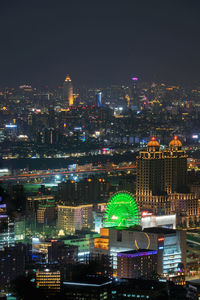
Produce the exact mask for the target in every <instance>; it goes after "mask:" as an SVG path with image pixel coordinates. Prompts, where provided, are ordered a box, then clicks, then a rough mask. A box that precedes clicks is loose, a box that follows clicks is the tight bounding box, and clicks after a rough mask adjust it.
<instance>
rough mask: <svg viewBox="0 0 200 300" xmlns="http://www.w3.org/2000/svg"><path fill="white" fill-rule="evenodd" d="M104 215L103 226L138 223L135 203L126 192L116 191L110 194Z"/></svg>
mask: <svg viewBox="0 0 200 300" xmlns="http://www.w3.org/2000/svg"><path fill="white" fill-rule="evenodd" d="M104 217H105V220H104V226H105V227H114V226H115V227H116V226H117V227H119V226H121V227H124V226H125V227H130V226H134V225H139V224H140V216H139V210H138V206H137V203H136V201H135V199H134V198H133V196H132V195H131V194H130V193H128V192H118V193H116V194H115V195H114V196H112V198H111V199H110V201H109V203H108V206H107V209H106V212H105V216H104Z"/></svg>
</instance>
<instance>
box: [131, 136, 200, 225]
mask: <svg viewBox="0 0 200 300" xmlns="http://www.w3.org/2000/svg"><path fill="white" fill-rule="evenodd" d="M186 178H187V156H186V154H185V152H184V151H183V150H182V143H181V142H180V141H179V140H178V138H177V137H174V139H173V140H172V141H171V142H170V144H169V148H168V149H165V150H160V144H159V142H158V141H156V139H155V137H153V138H152V139H151V141H150V142H148V144H147V150H146V151H140V153H139V156H138V157H137V179H136V200H137V203H138V205H139V206H140V208H141V209H147V210H150V211H152V212H153V213H155V214H171V213H176V214H177V215H178V216H180V215H181V218H177V222H178V223H179V224H182V225H183V223H184V222H185V221H186V223H187V225H188V224H189V222H191V220H192V222H193V223H195V222H196V221H198V220H197V219H198V218H199V211H198V197H197V196H196V195H195V194H189V193H188V188H187V180H186ZM186 199H189V202H190V204H191V207H188V205H187V204H188V201H186ZM184 200H185V201H184ZM178 203H179V205H178ZM186 216H187V218H186V219H185V217H186Z"/></svg>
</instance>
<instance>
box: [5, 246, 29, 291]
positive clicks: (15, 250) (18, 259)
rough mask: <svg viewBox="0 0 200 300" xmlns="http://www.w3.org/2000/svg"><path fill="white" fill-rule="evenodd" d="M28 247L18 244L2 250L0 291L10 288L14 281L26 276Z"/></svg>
mask: <svg viewBox="0 0 200 300" xmlns="http://www.w3.org/2000/svg"><path fill="white" fill-rule="evenodd" d="M27 255H28V251H27V246H26V245H23V244H18V245H16V246H14V247H4V249H1V250H0V291H1V290H3V289H4V290H5V288H7V287H9V286H10V284H11V282H12V280H15V279H16V278H17V277H19V276H22V275H24V272H25V259H26V258H27Z"/></svg>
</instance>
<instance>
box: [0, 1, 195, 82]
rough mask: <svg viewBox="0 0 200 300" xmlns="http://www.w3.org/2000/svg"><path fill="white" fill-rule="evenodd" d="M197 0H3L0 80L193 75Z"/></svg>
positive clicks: (157, 78) (154, 78) (187, 78)
mask: <svg viewBox="0 0 200 300" xmlns="http://www.w3.org/2000/svg"><path fill="white" fill-rule="evenodd" d="M199 11H200V1H198V0H187V1H185V0H166V1H164V0H160V1H157V0H121V1H119V0H115V1H113V0H106V1H104V0H102V1H100V0H93V1H90V0H81V1H78V0H70V1H68V0H54V1H53V0H40V1H38V0H35V1H32V0H26V1H23V0H1V5H0V32H1V44H0V86H2V85H8V86H16V85H18V84H21V83H28V82H30V83H32V84H33V85H34V86H39V85H43V84H44V85H49V86H57V85H61V84H62V82H63V80H64V77H65V75H66V74H67V73H70V74H71V77H72V80H73V82H74V84H75V85H76V84H77V85H78V84H84V83H86V84H94V83H95V84H97V85H98V84H99V85H100V84H102V83H103V84H106V83H108V84H110V83H119V82H125V81H127V80H128V79H129V78H131V76H138V77H139V78H140V79H141V80H142V81H143V80H144V81H167V82H169V83H173V82H174V83H179V82H180V83H184V84H190V83H193V82H195V83H199V70H200V18H199Z"/></svg>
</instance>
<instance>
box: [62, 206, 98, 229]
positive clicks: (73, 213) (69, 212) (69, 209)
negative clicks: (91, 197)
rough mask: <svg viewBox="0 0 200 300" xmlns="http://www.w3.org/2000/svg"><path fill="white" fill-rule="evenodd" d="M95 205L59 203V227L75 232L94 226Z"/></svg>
mask: <svg viewBox="0 0 200 300" xmlns="http://www.w3.org/2000/svg"><path fill="white" fill-rule="evenodd" d="M92 210H93V205H92V204H86V205H77V206H76V205H71V206H63V205H58V225H57V226H58V229H59V230H64V231H65V232H66V233H69V234H73V233H74V232H75V231H76V230H82V229H83V228H92V227H93V215H92Z"/></svg>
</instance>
